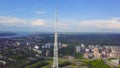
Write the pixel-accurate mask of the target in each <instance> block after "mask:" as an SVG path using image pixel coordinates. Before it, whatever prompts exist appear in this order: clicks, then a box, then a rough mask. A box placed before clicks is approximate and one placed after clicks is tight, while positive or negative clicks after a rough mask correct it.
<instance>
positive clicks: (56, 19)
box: [53, 7, 59, 68]
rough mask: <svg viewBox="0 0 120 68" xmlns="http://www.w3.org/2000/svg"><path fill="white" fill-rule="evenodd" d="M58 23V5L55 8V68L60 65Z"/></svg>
mask: <svg viewBox="0 0 120 68" xmlns="http://www.w3.org/2000/svg"><path fill="white" fill-rule="evenodd" d="M57 24H58V7H56V10H55V34H54V35H55V36H54V61H53V68H59V67H58V33H57Z"/></svg>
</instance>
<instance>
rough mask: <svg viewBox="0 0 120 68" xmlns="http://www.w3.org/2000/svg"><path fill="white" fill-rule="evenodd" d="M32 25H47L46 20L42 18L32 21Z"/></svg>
mask: <svg viewBox="0 0 120 68" xmlns="http://www.w3.org/2000/svg"><path fill="white" fill-rule="evenodd" d="M31 25H32V26H43V25H45V21H44V20H42V19H36V20H32V21H31Z"/></svg>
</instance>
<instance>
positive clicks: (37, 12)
mask: <svg viewBox="0 0 120 68" xmlns="http://www.w3.org/2000/svg"><path fill="white" fill-rule="evenodd" d="M35 13H36V14H44V13H46V12H45V11H42V10H40V11H35Z"/></svg>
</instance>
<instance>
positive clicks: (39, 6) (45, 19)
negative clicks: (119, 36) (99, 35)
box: [0, 0, 120, 32]
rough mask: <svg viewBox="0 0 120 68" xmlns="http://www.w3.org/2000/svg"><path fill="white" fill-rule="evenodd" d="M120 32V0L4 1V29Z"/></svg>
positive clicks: (0, 2) (0, 17) (0, 3)
mask: <svg viewBox="0 0 120 68" xmlns="http://www.w3.org/2000/svg"><path fill="white" fill-rule="evenodd" d="M56 4H57V5H58V9H59V15H58V19H59V20H58V21H59V22H58V30H59V31H60V32H120V0H0V31H31V32H53V31H54V23H55V8H56Z"/></svg>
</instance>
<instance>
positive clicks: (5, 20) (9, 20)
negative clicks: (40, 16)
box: [0, 16, 26, 25]
mask: <svg viewBox="0 0 120 68" xmlns="http://www.w3.org/2000/svg"><path fill="white" fill-rule="evenodd" d="M24 23H26V20H24V19H20V18H16V17H7V16H0V24H7V25H14V24H24Z"/></svg>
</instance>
